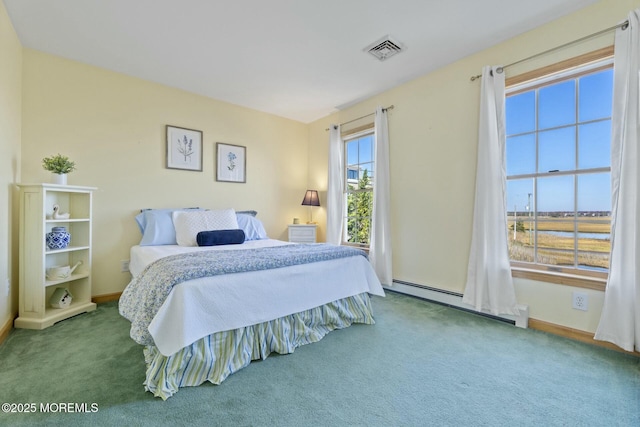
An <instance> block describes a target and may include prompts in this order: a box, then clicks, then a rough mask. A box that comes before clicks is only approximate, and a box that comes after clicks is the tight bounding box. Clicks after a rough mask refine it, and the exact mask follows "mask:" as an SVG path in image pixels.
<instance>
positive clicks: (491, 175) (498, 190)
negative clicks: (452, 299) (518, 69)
mask: <svg viewBox="0 0 640 427" xmlns="http://www.w3.org/2000/svg"><path fill="white" fill-rule="evenodd" d="M504 106H505V89H504V73H503V72H502V69H501V68H500V67H489V66H487V67H484V69H483V70H482V86H481V99H480V126H479V132H478V164H477V170H476V195H475V204H474V212H473V231H472V236H471V251H470V253H469V266H468V269H467V283H466V287H465V290H464V296H463V299H462V301H463V302H465V303H467V304H470V305H472V306H474V307H475V309H476V310H478V311H482V310H488V311H490V312H491V313H493V314H496V315H497V314H501V313H506V314H514V315H517V314H519V313H518V309H517V307H516V305H517V302H516V296H515V290H514V288H513V279H512V278H511V267H510V264H509V250H508V246H507V245H508V243H507V209H506V198H505V187H506V172H505V143H506V141H505V107H504Z"/></svg>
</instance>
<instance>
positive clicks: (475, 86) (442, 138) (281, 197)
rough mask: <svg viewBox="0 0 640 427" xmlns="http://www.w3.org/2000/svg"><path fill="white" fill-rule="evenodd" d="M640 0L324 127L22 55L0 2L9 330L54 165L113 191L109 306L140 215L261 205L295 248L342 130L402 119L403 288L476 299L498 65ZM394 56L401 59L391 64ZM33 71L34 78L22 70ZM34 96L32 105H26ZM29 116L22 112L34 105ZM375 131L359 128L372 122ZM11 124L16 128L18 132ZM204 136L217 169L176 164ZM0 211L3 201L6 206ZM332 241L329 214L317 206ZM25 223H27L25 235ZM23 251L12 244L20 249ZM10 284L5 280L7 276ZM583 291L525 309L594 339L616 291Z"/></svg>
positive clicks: (539, 300) (107, 198) (580, 17)
mask: <svg viewBox="0 0 640 427" xmlns="http://www.w3.org/2000/svg"><path fill="white" fill-rule="evenodd" d="M638 7H640V0H602V1H601V2H599V3H597V4H595V5H593V6H591V7H588V8H586V9H583V10H581V11H579V12H577V13H574V14H572V15H570V16H567V17H564V18H561V19H559V20H557V21H555V22H553V23H551V24H548V25H545V26H543V27H540V28H538V29H536V30H534V31H531V32H529V33H526V34H524V35H522V36H519V37H516V38H514V39H511V40H509V41H507V42H505V43H501V44H499V45H497V46H495V47H492V48H490V49H487V50H485V51H482V52H480V53H478V54H475V55H472V56H469V57H467V58H465V59H463V60H460V61H458V62H455V63H453V64H451V65H449V66H446V67H443V68H442V69H439V70H437V71H435V72H432V73H430V74H428V75H425V76H423V77H420V78H418V79H415V80H413V81H411V82H409V83H406V84H404V85H402V86H400V87H397V88H395V89H393V90H390V91H386V92H384V93H382V94H380V95H378V96H375V97H373V98H372V99H369V100H367V101H365V102H362V103H359V104H357V105H355V106H353V107H351V108H349V109H346V110H344V111H341V112H339V113H336V114H333V115H332V116H329V117H326V118H324V119H322V120H318V121H316V122H314V123H311V124H309V125H304V124H301V123H297V122H293V121H290V120H286V119H283V118H279V117H275V116H272V115H268V114H264V113H260V112H256V111H253V110H249V109H245V108H242V107H237V106H234V105H231V104H227V103H223V102H219V101H215V100H212V99H208V98H204V97H200V96H197V95H193V94H190V93H187V92H184V91H180V90H177V89H172V88H168V87H166V86H162V85H158V84H155V83H151V82H148V81H143V80H139V79H136V78H132V77H128V76H125V75H122V74H118V73H113V72H109V71H106V70H103V69H99V68H96V67H92V66H88V65H83V64H80V63H77V62H73V61H69V60H65V59H62V58H59V57H54V56H50V55H47V54H43V53H40V52H37V51H33V50H29V49H25V50H23V51H21V48H20V44H19V42H18V40H17V38H16V36H15V32H14V31H13V29H12V27H11V24H10V23H9V21H8V18H7V15H6V12H5V10H4V8H3V7H2V6H0V25H1V27H0V120H2V126H0V176H1V177H2V178H1V180H2V183H3V186H4V189H2V188H0V196H1V197H2V198H3V200H6V201H7V202H8V205H9V206H8V207H3V208H2V209H3V211H2V212H3V214H2V216H0V237H2V239H1V240H0V281H3V280H5V278H4V276H8V277H11V278H12V279H13V282H14V285H13V296H14V302H13V304H8V303H7V302H6V298H5V297H4V292H3V289H4V287H3V286H1V284H0V326H2V321H3V319H6V318H9V317H10V316H11V314H12V313H13V312H15V310H16V307H17V305H16V304H15V297H16V296H17V283H16V282H17V268H16V266H17V228H18V225H17V223H16V221H12V220H11V218H12V215H13V217H17V215H16V214H15V211H16V207H15V203H14V202H13V201H12V196H11V192H12V191H13V190H12V188H13V187H12V185H11V184H12V183H14V182H42V181H48V180H49V179H50V177H49V175H48V173H47V172H45V171H44V170H43V169H42V168H41V166H40V162H41V159H42V158H43V157H45V156H48V155H51V154H55V153H58V152H60V153H63V154H66V155H68V156H70V157H71V158H72V159H73V160H75V161H76V163H77V165H78V170H77V171H75V172H73V173H72V174H71V175H70V177H69V183H70V184H77V185H90V186H96V187H98V188H99V190H98V191H97V193H96V195H95V226H94V271H93V273H94V275H93V277H94V282H93V285H94V291H93V294H94V295H103V294H109V293H113V292H119V291H122V289H124V286H125V285H126V283H127V282H128V280H129V275H128V274H124V273H121V272H120V260H124V259H128V258H129V248H130V247H131V245H133V244H135V243H136V242H137V241H138V240H139V233H138V230H137V227H136V225H135V223H134V220H133V218H134V216H135V214H136V213H137V212H138V210H139V209H140V208H149V207H151V208H161V207H182V206H195V205H197V206H201V207H206V208H221V207H234V208H236V209H256V210H258V211H259V218H260V219H262V220H263V221H264V223H265V225H266V227H267V231H268V233H269V235H270V236H272V237H275V238H280V239H285V238H286V224H288V223H289V222H290V221H291V218H293V217H294V216H296V217H300V218H303V219H304V218H306V217H307V215H308V209H305V208H303V207H301V206H300V201H301V199H302V196H303V194H304V190H305V189H306V188H317V189H318V190H320V197H321V201H325V200H326V182H327V163H328V158H327V154H328V147H327V145H328V144H327V143H328V133H327V132H326V130H325V129H326V128H327V127H328V125H329V124H330V123H334V122H343V121H347V120H350V119H352V118H355V117H359V116H362V115H364V114H368V113H371V112H372V111H373V110H374V108H375V107H376V106H377V105H382V106H388V105H391V104H394V105H395V108H394V109H393V110H392V111H391V112H390V115H389V117H390V119H389V129H390V137H391V153H390V155H391V172H392V182H391V190H392V195H391V197H392V206H391V214H392V227H393V251H394V254H393V266H394V277H395V278H396V279H399V280H404V281H408V282H414V283H418V284H423V285H429V286H433V287H437V288H441V289H446V290H451V291H455V292H462V291H463V288H464V282H465V280H466V267H467V259H468V252H469V244H470V237H471V215H472V211H473V198H474V185H475V167H476V141H477V127H478V123H477V117H478V98H479V92H480V85H479V82H474V83H472V82H470V81H469V77H470V76H471V75H474V74H478V73H479V72H480V70H481V68H482V66H484V65H488V64H494V65H495V64H507V63H510V62H513V61H516V60H519V59H521V58H524V57H527V56H529V55H533V54H536V53H539V52H542V51H544V50H547V49H549V48H552V47H556V46H558V45H561V44H563V43H566V42H569V41H572V40H575V39H578V38H580V37H582V36H584V35H587V34H590V33H593V32H595V31H599V30H601V29H603V28H606V27H608V26H611V25H614V24H616V23H618V22H619V21H621V20H624V19H625V18H626V15H627V13H628V12H629V11H630V10H632V9H634V8H638ZM611 40H612V34H608V35H607V36H603V37H599V38H597V39H593V40H591V41H589V42H586V43H581V44H579V45H574V46H572V47H571V48H568V49H564V50H562V51H560V52H558V53H555V54H552V55H546V56H545V57H544V58H542V59H540V60H536V61H529V62H526V63H524V64H522V65H519V66H517V67H512V68H510V69H509V70H507V76H511V75H515V74H519V73H521V72H525V71H528V70H530V69H534V68H537V67H539V66H542V65H546V64H548V63H552V62H555V61H558V60H560V59H565V58H568V57H572V56H575V55H578V54H581V53H584V52H587V51H590V50H593V49H596V48H598V47H601V46H604V45H607V44H610V43H611ZM392 60H393V59H392ZM21 63H22V66H21V65H20V64H21ZM20 86H22V95H21V94H20V90H19V88H20ZM21 104H22V109H21V108H20V105H21ZM366 121H367V120H363V121H360V122H358V123H354V124H353V126H357V125H361V124H363V123H364V122H366ZM5 122H6V123H8V125H7V126H5ZM167 124H171V125H176V126H182V127H187V128H193V129H198V130H202V131H203V132H204V153H203V159H204V171H203V172H189V171H178V170H169V169H166V168H165V164H164V162H165V157H164V155H165V154H164V153H165V144H166V142H165V125H167ZM218 141H219V142H225V143H230V144H239V145H245V146H246V147H247V183H246V184H231V183H218V182H216V181H215V178H214V170H215V169H214V166H213V165H214V153H215V142H218ZM0 206H4V204H1V203H0ZM313 217H314V220H317V221H318V222H319V223H320V224H319V225H320V227H319V236H320V239H324V231H325V222H326V211H325V207H324V206H322V207H321V208H316V209H314V212H313ZM10 224H13V225H12V226H11V225H10ZM8 242H11V244H9V243H8ZM5 272H6V273H5ZM572 290H573V288H570V287H566V286H561V285H550V284H543V283H537V282H533V281H526V280H516V292H517V295H518V299H519V302H521V303H524V304H529V306H530V310H531V317H533V318H536V319H540V320H545V321H548V322H552V323H556V324H560V325H564V326H568V327H572V328H576V329H581V330H586V331H593V330H595V327H596V325H597V321H598V319H599V316H600V310H601V306H602V293H601V292H596V291H590V290H583V291H585V292H587V293H588V294H589V295H590V300H589V305H590V309H589V311H588V312H586V313H584V312H579V311H576V310H572V309H571V291H572Z"/></svg>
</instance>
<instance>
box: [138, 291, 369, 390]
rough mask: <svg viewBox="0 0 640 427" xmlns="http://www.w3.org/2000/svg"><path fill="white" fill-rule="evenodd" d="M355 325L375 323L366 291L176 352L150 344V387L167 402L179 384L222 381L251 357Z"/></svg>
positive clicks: (289, 348)
mask: <svg viewBox="0 0 640 427" xmlns="http://www.w3.org/2000/svg"><path fill="white" fill-rule="evenodd" d="M353 323H364V324H369V325H371V324H374V323H375V322H374V320H373V312H372V309H371V301H370V300H369V294H368V293H366V292H365V293H362V294H359V295H355V296H352V297H348V298H343V299H340V300H337V301H334V302H331V303H328V304H325V305H322V306H320V307H316V308H312V309H310V310H305V311H302V312H300V313H295V314H291V315H288V316H284V317H280V318H278V319H275V320H271V321H268V322H263V323H258V324H256V325H252V326H247V327H244V328H238V329H233V330H229V331H223V332H217V333H215V334H212V335H209V336H207V337H204V338H202V339H200V340H198V341H196V342H194V343H193V344H191V345H190V346H187V347H184V348H182V349H181V350H180V351H178V352H177V353H175V354H172V355H171V356H164V355H162V354H161V353H160V352H159V351H158V349H157V348H156V347H155V346H146V347H145V349H144V355H145V362H146V364H147V373H146V380H145V382H144V385H145V389H146V390H147V391H150V392H151V393H153V394H154V396H156V397H160V398H162V399H163V400H166V399H168V398H169V397H171V396H172V395H173V394H174V393H176V392H177V391H178V389H179V388H180V387H190V386H198V385H200V384H202V383H204V382H205V381H209V382H211V383H213V384H220V383H222V381H224V380H225V378H227V377H228V376H229V375H231V374H233V373H234V372H237V371H239V370H240V369H242V368H244V367H246V366H248V365H249V363H251V361H252V360H258V359H262V360H264V359H266V358H267V357H268V356H269V354H271V353H272V352H276V353H279V354H288V353H293V351H294V350H295V349H296V348H298V347H300V346H302V345H305V344H310V343H314V342H317V341H320V340H321V339H322V337H324V336H325V335H326V334H328V333H329V332H331V331H333V330H335V329H342V328H347V327H349V326H351V324H353Z"/></svg>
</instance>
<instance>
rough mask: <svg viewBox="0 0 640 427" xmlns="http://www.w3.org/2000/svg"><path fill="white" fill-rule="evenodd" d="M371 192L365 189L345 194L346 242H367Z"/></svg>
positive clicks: (371, 204)
mask: <svg viewBox="0 0 640 427" xmlns="http://www.w3.org/2000/svg"><path fill="white" fill-rule="evenodd" d="M372 209H373V193H372V192H370V191H365V192H361V193H350V194H348V195H347V238H346V240H347V242H349V243H359V244H365V245H368V244H369V231H370V228H371V211H372Z"/></svg>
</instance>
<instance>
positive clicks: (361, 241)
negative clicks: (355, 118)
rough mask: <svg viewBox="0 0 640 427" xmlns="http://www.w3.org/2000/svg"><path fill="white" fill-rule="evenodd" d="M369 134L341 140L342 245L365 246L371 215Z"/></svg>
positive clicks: (371, 161) (367, 242)
mask: <svg viewBox="0 0 640 427" xmlns="http://www.w3.org/2000/svg"><path fill="white" fill-rule="evenodd" d="M373 143H374V142H373V132H372V130H371V129H369V130H367V131H365V132H364V133H359V134H357V135H352V136H350V137H348V138H347V139H345V141H344V149H345V159H346V162H345V163H346V168H345V177H346V179H345V183H346V188H345V198H346V203H347V209H346V215H347V216H346V218H345V224H346V227H345V236H344V242H345V243H346V244H352V245H358V246H369V241H370V232H371V213H372V212H373V185H374V177H373V170H374V167H373V165H374V158H373V157H374V149H373Z"/></svg>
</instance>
